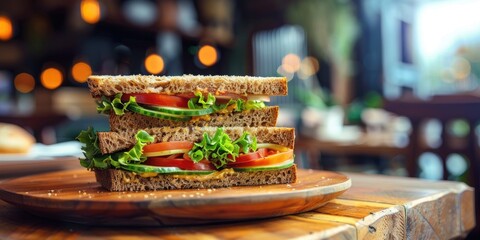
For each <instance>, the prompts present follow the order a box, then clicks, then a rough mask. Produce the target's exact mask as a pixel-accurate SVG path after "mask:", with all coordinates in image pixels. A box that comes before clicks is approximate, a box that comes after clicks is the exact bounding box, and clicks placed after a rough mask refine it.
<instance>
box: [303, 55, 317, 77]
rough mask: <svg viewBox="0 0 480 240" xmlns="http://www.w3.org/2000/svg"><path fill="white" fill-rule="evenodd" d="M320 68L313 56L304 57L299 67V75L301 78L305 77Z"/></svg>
mask: <svg viewBox="0 0 480 240" xmlns="http://www.w3.org/2000/svg"><path fill="white" fill-rule="evenodd" d="M319 69H320V63H319V62H318V60H317V59H316V58H314V57H306V58H304V59H303V60H302V63H301V64H300V69H299V75H300V78H302V79H307V78H309V77H310V76H312V75H314V74H315V73H317V72H318V70H319Z"/></svg>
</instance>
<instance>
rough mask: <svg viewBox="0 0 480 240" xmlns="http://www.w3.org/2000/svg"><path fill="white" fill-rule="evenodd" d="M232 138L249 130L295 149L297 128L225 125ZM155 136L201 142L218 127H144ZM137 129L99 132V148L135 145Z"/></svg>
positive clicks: (263, 139)
mask: <svg viewBox="0 0 480 240" xmlns="http://www.w3.org/2000/svg"><path fill="white" fill-rule="evenodd" d="M223 129H224V131H225V133H227V134H228V135H229V136H230V138H231V139H237V138H239V137H241V136H242V134H243V132H245V131H246V132H248V133H250V134H252V135H253V136H255V137H257V142H258V143H274V144H279V145H282V146H285V147H288V148H292V149H293V145H294V142H295V129H294V128H285V127H258V128H250V127H224V128H223ZM144 130H145V131H146V132H148V133H149V134H150V135H152V136H154V137H155V141H154V142H170V141H192V142H200V141H201V140H202V139H203V133H207V134H208V135H209V136H213V135H214V134H215V132H216V130H217V128H216V127H161V128H146V129H144ZM136 133H137V131H124V132H98V133H97V135H98V141H99V144H98V145H99V148H100V151H101V152H102V154H109V153H114V152H117V151H120V150H123V149H128V148H131V147H133V145H134V144H135V137H134V136H135V134H136Z"/></svg>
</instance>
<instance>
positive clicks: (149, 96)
mask: <svg viewBox="0 0 480 240" xmlns="http://www.w3.org/2000/svg"><path fill="white" fill-rule="evenodd" d="M130 96H133V97H135V99H136V100H137V102H138V103H143V104H150V105H158V106H164V107H179V108H188V100H189V99H188V98H183V97H178V96H170V95H164V94H156V93H134V94H123V95H122V101H124V102H127V101H128V100H129V99H130Z"/></svg>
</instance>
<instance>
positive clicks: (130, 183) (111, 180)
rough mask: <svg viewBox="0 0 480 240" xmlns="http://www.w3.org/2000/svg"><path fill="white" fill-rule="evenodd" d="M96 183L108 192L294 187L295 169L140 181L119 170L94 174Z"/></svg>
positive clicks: (220, 173)
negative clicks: (268, 186) (257, 186)
mask: <svg viewBox="0 0 480 240" xmlns="http://www.w3.org/2000/svg"><path fill="white" fill-rule="evenodd" d="M95 176H96V179H97V182H99V183H100V184H101V185H102V187H104V188H106V189H108V190H110V191H145V190H161V189H197V188H221V187H233V186H256V185H268V184H287V183H294V182H295V181H296V179H297V171H296V166H295V165H293V166H291V167H289V168H284V169H278V170H268V171H254V172H236V171H233V170H232V169H226V170H223V171H219V172H216V173H213V174H210V175H174V174H159V175H157V176H153V177H142V176H141V175H139V174H136V173H133V172H128V171H124V170H119V169H105V170H98V169H97V170H95Z"/></svg>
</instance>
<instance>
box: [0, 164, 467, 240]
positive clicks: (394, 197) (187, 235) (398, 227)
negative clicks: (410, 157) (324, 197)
mask: <svg viewBox="0 0 480 240" xmlns="http://www.w3.org/2000/svg"><path fill="white" fill-rule="evenodd" d="M346 175H348V176H349V177H351V179H352V183H353V186H352V187H351V188H350V189H349V190H348V191H347V192H345V193H344V194H343V195H341V196H340V197H339V198H337V199H334V200H332V201H330V202H329V203H327V204H326V205H324V206H323V207H321V208H318V209H316V210H314V211H310V212H306V213H301V214H296V215H290V216H284V217H277V218H271V219H264V220H255V221H244V222H236V223H225V224H209V225H197V226H187V227H185V226H184V227H135V228H126V227H95V226H86V225H78V224H73V223H66V222H56V221H52V220H46V219H43V218H40V217H36V216H33V215H30V214H28V213H26V212H24V211H22V210H20V209H18V208H16V207H14V206H11V205H10V204H7V203H5V202H3V201H0V222H1V224H0V239H91V238H95V239H124V238H125V239H158V238H164V239H292V238H306V239H327V238H328V239H449V238H456V237H464V236H466V234H467V233H468V232H470V231H471V230H472V229H473V228H474V226H475V217H474V212H475V211H474V207H475V206H474V205H475V204H474V192H473V189H472V188H470V187H468V186H467V185H465V184H463V183H457V182H445V181H443V182H429V181H425V180H419V179H409V178H398V177H388V176H378V175H374V176H371V175H359V174H350V173H346Z"/></svg>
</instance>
